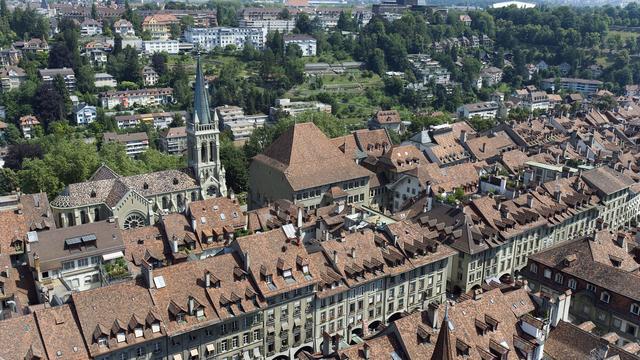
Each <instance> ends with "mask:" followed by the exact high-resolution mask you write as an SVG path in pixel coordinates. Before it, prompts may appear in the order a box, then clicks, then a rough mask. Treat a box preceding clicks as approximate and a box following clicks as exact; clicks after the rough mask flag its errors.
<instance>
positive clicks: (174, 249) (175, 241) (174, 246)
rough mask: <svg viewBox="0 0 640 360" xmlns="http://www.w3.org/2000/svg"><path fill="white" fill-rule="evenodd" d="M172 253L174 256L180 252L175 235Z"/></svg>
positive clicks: (172, 242)
mask: <svg viewBox="0 0 640 360" xmlns="http://www.w3.org/2000/svg"><path fill="white" fill-rule="evenodd" d="M171 252H172V253H174V254H175V253H177V252H178V239H177V238H176V237H175V235H174V236H173V239H172V240H171Z"/></svg>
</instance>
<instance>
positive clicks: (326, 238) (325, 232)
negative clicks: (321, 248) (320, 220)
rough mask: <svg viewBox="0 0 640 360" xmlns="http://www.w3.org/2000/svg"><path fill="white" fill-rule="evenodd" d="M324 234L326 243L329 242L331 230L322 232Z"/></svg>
mask: <svg viewBox="0 0 640 360" xmlns="http://www.w3.org/2000/svg"><path fill="white" fill-rule="evenodd" d="M322 233H323V234H324V241H329V230H322Z"/></svg>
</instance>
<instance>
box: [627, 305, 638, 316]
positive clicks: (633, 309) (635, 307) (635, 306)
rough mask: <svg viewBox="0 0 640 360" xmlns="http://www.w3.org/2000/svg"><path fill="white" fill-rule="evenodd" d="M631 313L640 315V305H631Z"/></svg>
mask: <svg viewBox="0 0 640 360" xmlns="http://www.w3.org/2000/svg"><path fill="white" fill-rule="evenodd" d="M629 311H630V312H631V313H632V314H634V315H640V305H638V304H631V309H630V310H629Z"/></svg>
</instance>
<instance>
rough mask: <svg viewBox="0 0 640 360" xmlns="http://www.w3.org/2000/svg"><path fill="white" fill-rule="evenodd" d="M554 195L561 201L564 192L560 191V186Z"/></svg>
mask: <svg viewBox="0 0 640 360" xmlns="http://www.w3.org/2000/svg"><path fill="white" fill-rule="evenodd" d="M553 196H554V197H555V199H556V201H557V202H560V198H561V196H562V192H561V191H560V187H559V186H556V190H555V191H554V192H553Z"/></svg>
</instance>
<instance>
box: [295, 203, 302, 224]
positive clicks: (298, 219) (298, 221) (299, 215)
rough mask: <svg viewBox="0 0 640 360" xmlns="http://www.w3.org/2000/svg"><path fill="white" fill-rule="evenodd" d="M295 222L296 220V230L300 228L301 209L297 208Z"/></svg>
mask: <svg viewBox="0 0 640 360" xmlns="http://www.w3.org/2000/svg"><path fill="white" fill-rule="evenodd" d="M296 220H297V223H296V226H297V227H298V228H301V227H302V208H301V207H298V217H297V218H296Z"/></svg>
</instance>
